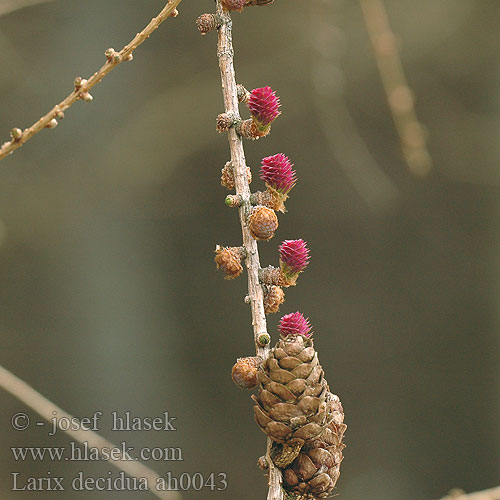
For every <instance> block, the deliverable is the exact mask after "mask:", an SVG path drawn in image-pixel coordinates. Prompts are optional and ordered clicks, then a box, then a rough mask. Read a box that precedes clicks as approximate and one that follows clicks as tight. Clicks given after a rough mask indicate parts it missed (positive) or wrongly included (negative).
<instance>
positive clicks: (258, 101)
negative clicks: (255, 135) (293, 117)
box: [248, 87, 280, 130]
mask: <svg viewBox="0 0 500 500" xmlns="http://www.w3.org/2000/svg"><path fill="white" fill-rule="evenodd" d="M248 107H249V109H250V113H252V117H253V118H254V120H255V121H256V122H257V124H256V125H257V126H258V127H259V129H263V130H265V129H267V128H269V126H270V125H271V123H272V122H273V121H274V120H275V119H276V117H277V116H278V115H279V114H280V111H279V107H280V99H279V97H278V96H277V95H276V93H275V92H274V91H273V89H272V88H271V87H262V88H260V89H253V90H252V92H250V97H249V98H248Z"/></svg>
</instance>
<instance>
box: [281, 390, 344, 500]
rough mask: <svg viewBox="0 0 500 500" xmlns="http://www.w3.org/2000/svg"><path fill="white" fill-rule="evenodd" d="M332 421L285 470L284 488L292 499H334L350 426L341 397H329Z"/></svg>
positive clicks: (305, 446)
mask: <svg viewBox="0 0 500 500" xmlns="http://www.w3.org/2000/svg"><path fill="white" fill-rule="evenodd" d="M328 399H329V401H328V406H329V411H330V415H331V421H330V422H329V423H328V424H327V426H326V427H325V429H324V430H323V432H322V434H321V436H320V437H319V438H317V439H315V440H313V441H312V442H310V443H307V444H305V445H304V447H303V448H302V450H301V451H300V453H299V455H298V456H297V458H296V459H295V460H294V461H293V463H291V464H290V465H289V466H288V467H286V468H285V469H283V471H282V472H283V488H284V489H285V491H287V492H289V495H288V497H289V498H290V499H294V500H295V499H300V500H302V499H304V500H305V499H322V498H326V497H328V496H329V495H330V493H331V492H332V491H333V489H334V488H335V484H336V483H337V480H338V478H339V476H340V464H341V462H342V450H343V449H344V448H345V444H344V443H343V442H342V438H343V436H344V432H345V430H346V428H347V426H346V425H345V424H344V411H343V409H342V404H341V403H340V399H339V397H338V396H336V395H334V394H331V393H330V394H329V398H328Z"/></svg>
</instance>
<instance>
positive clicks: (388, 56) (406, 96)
mask: <svg viewBox="0 0 500 500" xmlns="http://www.w3.org/2000/svg"><path fill="white" fill-rule="evenodd" d="M360 4H361V10H362V11H363V16H364V19H365V24H366V29H367V31H368V34H369V36H370V40H371V44H372V48H373V53H374V55H375V59H376V61H377V66H378V70H379V73H380V77H381V78H382V83H383V85H384V89H385V92H386V95H387V101H388V103H389V108H390V110H391V113H392V117H393V120H394V124H395V126H396V130H397V132H398V135H399V138H400V141H401V147H402V149H403V154H404V157H405V160H406V163H407V164H408V168H409V169H410V171H411V172H412V173H414V174H416V175H426V174H427V173H428V172H429V171H430V169H431V168H432V159H431V156H430V154H429V151H428V150H427V145H426V133H425V131H424V128H423V126H422V124H421V123H420V122H419V121H418V117H417V113H416V111H415V105H414V98H413V93H412V91H411V89H410V87H409V86H408V82H407V80H406V77H405V73H404V70H403V65H402V63H401V58H400V57H399V51H398V46H397V39H396V36H395V35H394V33H393V32H392V31H391V26H390V24H389V18H388V16H387V11H386V9H385V6H384V2H383V0H360Z"/></svg>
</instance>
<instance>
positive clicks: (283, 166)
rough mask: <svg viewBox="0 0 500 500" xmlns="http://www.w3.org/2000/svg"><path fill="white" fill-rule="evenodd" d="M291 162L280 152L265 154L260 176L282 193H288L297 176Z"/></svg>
mask: <svg viewBox="0 0 500 500" xmlns="http://www.w3.org/2000/svg"><path fill="white" fill-rule="evenodd" d="M292 167H293V164H292V163H291V162H290V160H289V159H288V158H287V157H286V156H285V155H284V154H282V153H278V154H277V155H274V156H267V157H266V158H264V159H263V160H262V166H261V167H260V178H261V179H262V180H263V181H264V182H265V183H266V184H268V185H269V186H271V187H272V188H273V189H275V190H276V191H278V192H280V193H282V194H288V193H289V192H290V190H291V189H292V188H293V186H295V183H296V182H297V177H296V175H295V170H293V169H292Z"/></svg>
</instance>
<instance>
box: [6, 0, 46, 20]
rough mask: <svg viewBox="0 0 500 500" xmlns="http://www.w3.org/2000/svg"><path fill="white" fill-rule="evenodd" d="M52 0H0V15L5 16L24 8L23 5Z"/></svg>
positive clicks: (27, 5)
mask: <svg viewBox="0 0 500 500" xmlns="http://www.w3.org/2000/svg"><path fill="white" fill-rule="evenodd" d="M52 1H53V0H0V16H5V15H6V14H10V13H11V12H14V11H16V10H19V9H24V8H25V7H31V6H32V5H36V4H39V3H45V2H52Z"/></svg>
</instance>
